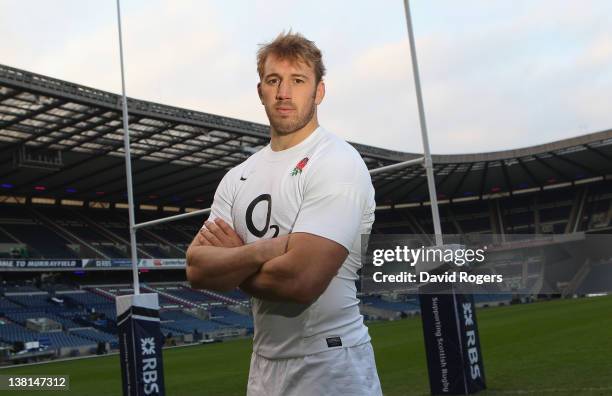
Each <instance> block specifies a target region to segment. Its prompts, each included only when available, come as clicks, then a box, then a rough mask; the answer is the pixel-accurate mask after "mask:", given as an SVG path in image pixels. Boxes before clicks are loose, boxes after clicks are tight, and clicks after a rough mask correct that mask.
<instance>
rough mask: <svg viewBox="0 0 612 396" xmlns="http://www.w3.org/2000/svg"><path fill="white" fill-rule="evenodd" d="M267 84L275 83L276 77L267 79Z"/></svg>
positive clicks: (276, 82) (276, 81)
mask: <svg viewBox="0 0 612 396" xmlns="http://www.w3.org/2000/svg"><path fill="white" fill-rule="evenodd" d="M268 84H270V85H276V84H278V79H277V78H271V79H269V80H268Z"/></svg>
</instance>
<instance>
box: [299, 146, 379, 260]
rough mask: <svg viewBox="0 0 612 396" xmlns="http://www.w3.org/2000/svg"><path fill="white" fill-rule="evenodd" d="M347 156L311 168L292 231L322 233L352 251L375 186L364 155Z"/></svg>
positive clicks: (325, 161) (320, 234)
mask: <svg viewBox="0 0 612 396" xmlns="http://www.w3.org/2000/svg"><path fill="white" fill-rule="evenodd" d="M347 157H348V159H349V160H348V161H346V160H345V161H340V160H338V159H337V158H335V159H331V160H324V161H322V162H321V163H320V164H317V165H318V166H317V168H316V169H315V168H314V167H313V169H311V172H310V173H309V174H308V178H307V180H306V182H305V189H304V199H303V201H302V204H301V207H300V211H299V214H298V217H297V220H296V222H295V225H294V227H293V230H292V232H307V233H310V234H314V235H318V236H322V237H324V238H327V239H331V240H332V241H335V242H337V243H339V244H340V245H342V246H344V247H345V248H346V249H347V250H349V251H350V250H351V248H352V246H353V245H354V242H355V238H357V237H358V234H359V230H360V228H361V222H362V218H363V213H364V210H365V208H366V205H367V203H368V202H369V199H370V195H371V194H372V193H373V187H372V182H371V179H370V175H369V174H368V173H367V168H366V167H365V164H363V162H361V163H358V162H357V160H359V161H361V158H357V159H354V158H353V156H350V157H349V156H347ZM313 162H314V161H313ZM313 165H314V164H313Z"/></svg>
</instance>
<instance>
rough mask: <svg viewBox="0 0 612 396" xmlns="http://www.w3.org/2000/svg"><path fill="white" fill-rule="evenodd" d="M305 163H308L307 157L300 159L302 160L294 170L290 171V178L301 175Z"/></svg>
mask: <svg viewBox="0 0 612 396" xmlns="http://www.w3.org/2000/svg"><path fill="white" fill-rule="evenodd" d="M307 163H308V157H304V158H302V160H301V161H300V162H298V163H297V165H296V166H295V168H293V170H292V171H291V176H295V175H297V174H299V173H302V170H303V169H304V167H305V166H306V164H307Z"/></svg>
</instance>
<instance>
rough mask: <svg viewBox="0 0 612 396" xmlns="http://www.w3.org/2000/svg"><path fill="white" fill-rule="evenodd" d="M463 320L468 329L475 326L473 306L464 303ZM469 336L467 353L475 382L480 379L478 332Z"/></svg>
mask: <svg viewBox="0 0 612 396" xmlns="http://www.w3.org/2000/svg"><path fill="white" fill-rule="evenodd" d="M463 320H464V322H465V327H466V329H467V328H469V327H472V326H474V316H473V314H472V304H471V303H463ZM465 335H466V336H467V347H468V350H467V353H468V360H469V362H470V374H471V377H472V379H473V380H475V379H476V378H479V377H480V365H479V361H480V359H479V357H478V348H477V346H476V331H474V330H473V329H470V330H467V331H466V332H465Z"/></svg>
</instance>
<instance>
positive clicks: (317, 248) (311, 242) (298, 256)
mask: <svg viewBox="0 0 612 396" xmlns="http://www.w3.org/2000/svg"><path fill="white" fill-rule="evenodd" d="M347 256H348V251H347V250H346V248H344V247H343V246H342V245H340V244H338V243H336V242H334V241H332V240H330V239H327V238H323V237H320V236H317V235H313V234H309V233H294V234H290V236H289V242H288V245H287V252H286V253H285V254H283V255H281V256H278V257H276V258H273V259H271V260H270V261H267V262H266V263H264V264H263V265H262V266H261V269H260V270H259V271H258V272H256V273H255V274H253V275H251V276H250V277H248V278H247V279H246V280H245V281H244V282H242V283H241V284H240V288H241V289H242V290H243V291H245V292H246V293H248V294H250V295H252V296H254V297H257V298H261V299H264V300H273V301H292V302H296V303H301V304H309V303H311V302H313V301H314V300H316V299H317V298H318V297H319V296H320V295H321V294H322V293H323V292H324V291H325V289H326V288H327V286H328V285H329V283H330V282H331V280H332V278H333V277H334V276H335V275H336V274H337V273H338V269H339V268H340V266H341V265H342V263H343V262H344V260H345V259H346V257H347Z"/></svg>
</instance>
